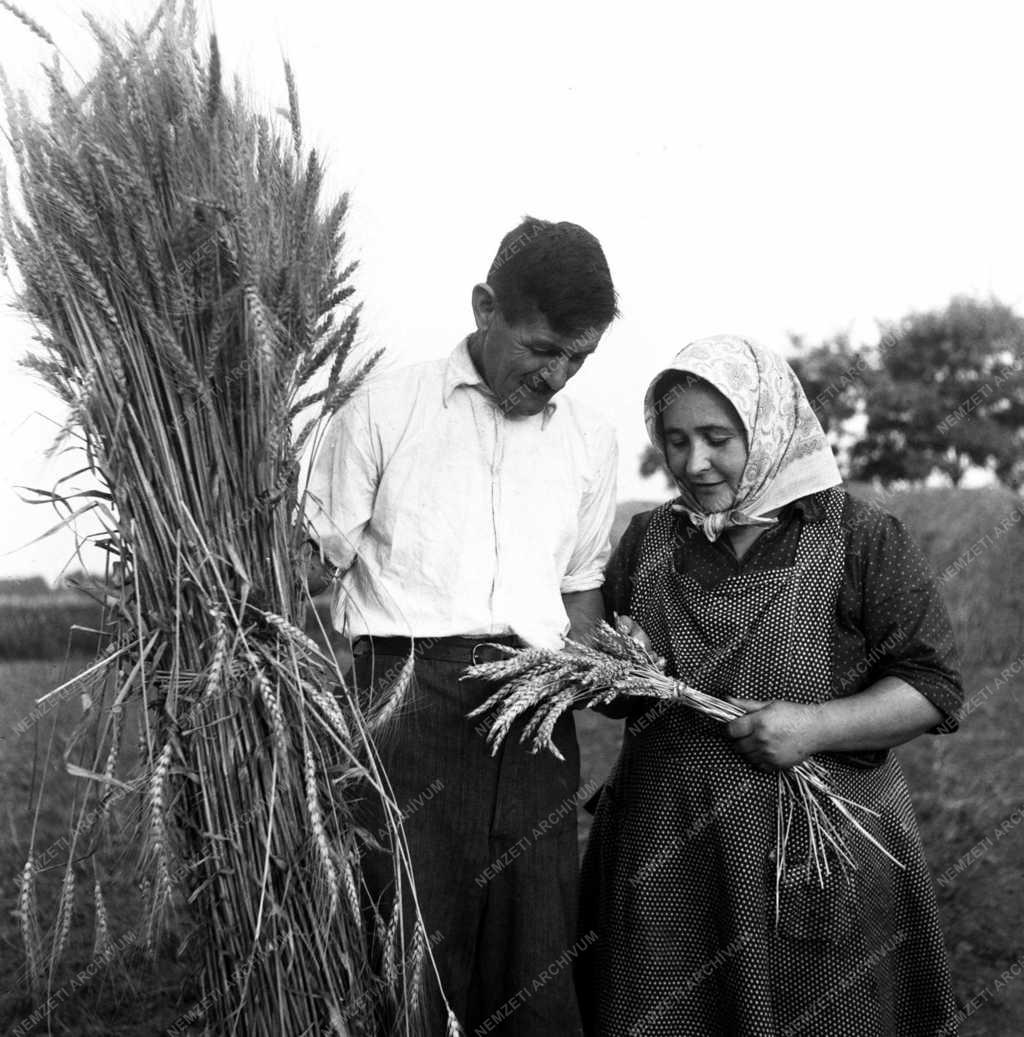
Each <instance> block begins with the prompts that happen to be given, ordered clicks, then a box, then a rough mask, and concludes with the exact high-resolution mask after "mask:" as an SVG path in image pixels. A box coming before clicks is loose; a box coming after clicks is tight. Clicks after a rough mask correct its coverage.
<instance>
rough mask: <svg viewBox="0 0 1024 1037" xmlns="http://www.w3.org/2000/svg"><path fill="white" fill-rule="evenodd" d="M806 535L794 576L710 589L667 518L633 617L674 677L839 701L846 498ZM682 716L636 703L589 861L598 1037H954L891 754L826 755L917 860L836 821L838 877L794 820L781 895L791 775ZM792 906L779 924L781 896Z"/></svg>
mask: <svg viewBox="0 0 1024 1037" xmlns="http://www.w3.org/2000/svg"><path fill="white" fill-rule="evenodd" d="M823 498H824V501H825V505H826V520H825V521H824V522H817V523H807V524H805V525H804V527H803V529H802V531H801V535H800V541H799V545H798V547H797V551H796V557H795V560H794V565H793V566H792V567H786V568H779V569H770V570H764V571H748V572H740V573H737V574H735V575H733V576H730V577H728V578H726V579H725V580H723V581H722V582H721V583H719V584H718V585H717V586H715V587H714V588H711V589H705V588H703V587H701V585H700V584H699V583H698V582H697V581H696V580H695V579H693V578H692V577H691V576H689V575H688V574H685V573H680V572H679V571H678V569H677V567H676V566H675V564H674V561H673V553H674V551H675V550H677V549H678V546H679V541H678V540H677V538H676V535H675V522H676V517H675V515H674V514H673V512H672V511H671V510H670V508H669V507H668V506H667V505H666V506H664V507H663V508H661V509H659V510H658V511H657V512H655V514H654V515H653V517H652V519H651V523H650V526H649V528H648V531H647V533H646V536H645V538H644V540H643V543H642V545H641V547H640V551H639V557H638V562H637V569H636V572H635V573H634V592H633V597H632V603H631V607H632V615H633V618H634V619H635V620H636V621H637V622H638V623H639V624H640V625H641V626H642V627H643V628H644V630H646V631H647V633H648V634H649V636H650V638H651V641H652V644H653V646H654V648H655V650H656V651H657V653H658V654H660V655H663V656H664V657H665V658H666V660H667V661H668V667H669V672H671V673H675V674H676V675H678V676H679V677H680V678H682V679H683V680H685V681H687V683H689V684H691V685H692V686H694V687H697V688H700V689H702V690H704V691H708V692H712V693H715V694H719V695H723V694H729V695H732V696H734V697H736V698H748V699H788V700H791V701H795V702H807V703H811V702H822V701H825V700H827V699H829V698H830V697H832V694H833V689H832V660H831V658H830V647H829V646H830V644H831V638H830V633H831V629H832V623H833V616H834V611H835V603H836V595H837V594H838V589H839V586H840V582H841V578H842V574H843V568H844V563H845V557H844V554H845V551H844V546H843V545H844V540H843V537H842V535H841V530H840V527H839V518H840V515H841V511H842V499H843V498H842V493H841V491H839V490H833V491H827V492H826V493H825V494H823ZM723 727H724V725H721V724H720V723H719V722H718V721H715V720H712V719H709V718H706V717H703V716H701V715H699V714H698V713H696V712H695V711H693V710H691V709H689V708H687V707H685V706H673V705H666V704H664V703H654V704H652V705H651V706H650V707H649V708H646V709H645V708H643V707H641V708H639V709H637V710H634V712H633V714H632V716H631V719H630V720H629V721H628V722H627V728H626V734H625V737H624V740H623V747H622V752H621V754H620V757H619V760H618V762H617V764H616V766H615V769H614V771H613V773H612V776H611V778H610V780H609V782H608V784H607V785H606V787H605V790H604V792H603V794H602V796H601V800H600V803H599V805H598V809H597V814H596V817H595V820H594V828H593V831H592V835H591V840H590V844H589V846H588V849H587V854H586V858H585V860H584V866H583V902H582V915H581V931H582V932H587V931H588V930H591V929H592V930H594V931H595V932H596V934H597V937H598V939H597V942H596V943H595V944H594V946H593V949H592V951H591V952H589V953H588V955H587V957H586V959H585V961H583V962H582V963H581V966H580V969H579V987H580V1000H581V1005H582V1009H583V1012H584V1017H585V1019H586V1025H587V1032H588V1033H591V1034H600V1035H610V1037H612V1035H613V1037H619V1035H631V1037H639V1035H648V1037H686V1035H711V1034H721V1035H723V1037H725V1035H729V1037H734V1035H750V1037H769V1035H773V1034H777V1035H780V1037H791V1035H798V1034H800V1035H807V1037H821V1035H827V1037H846V1035H849V1037H872V1035H890V1034H891V1035H900V1037H903V1035H908V1037H909V1035H921V1037H924V1035H929V1037H934V1035H937V1034H943V1035H953V1034H955V1033H956V1027H955V1022H953V1019H954V1015H955V1003H954V1001H953V997H952V993H951V989H950V980H949V971H948V964H947V960H946V955H945V950H944V947H943V942H942V934H941V931H940V929H939V926H938V920H937V914H936V904H935V896H934V890H933V887H932V882H931V876H930V874H929V872H928V868H927V865H926V863H925V860H924V854H923V851H922V848H921V841H920V837H919V834H918V830H917V824H916V821H915V819H914V813H913V809H912V807H911V803H910V797H909V795H908V792H907V786H906V782H905V781H904V778H903V775H902V772H901V770H900V767H899V764H898V763H897V762H896V760H895V758H894V757H893V756H892V754H889V755H888V757H887V758H886V762H885V763H884V764H883V765H882V766H881V767H877V768H863V767H859V766H854V765H853V764H851V763H848V762H845V761H844V759H843V758H842V756H840V755H832V754H823V755H821V756H819V757H818V759H820V760H821V761H822V762H823V763H824V764H825V765H826V767H827V769H828V773H829V779H830V781H831V784H832V787H833V788H834V789H835V791H836V792H838V793H839V794H840V795H842V796H846V797H848V798H850V799H852V800H854V801H856V802H857V803H860V804H863V805H865V806H867V807H870V808H871V809H872V810H874V811H876V812H877V813H878V815H879V816H878V817H877V818H873V817H871V816H869V815H866V814H864V813H862V812H858V815H857V816H858V820H860V821H861V823H862V824H863V825H864V826H865V828H867V829H868V831H870V832H871V835H872V836H873V838H875V839H876V840H877V841H878V842H879V843H880V844H881V845H883V846H884V847H885V848H886V849H887V850H888V852H889V853H891V854H892V855H893V856H894V857H895V858H896V859H897V860H898V861H899V862H901V863H902V865H903V867H902V868H900V867H898V866H897V865H895V864H893V863H892V862H891V861H890V860H888V859H887V858H886V856H885V855H884V854H883V853H881V852H880V851H879V850H878V849H877V848H876V847H874V846H872V845H871V843H870V842H869V841H868V840H867V839H865V838H864V837H863V836H861V835H859V834H858V833H857V832H856V831H854V830H852V829H851V828H850V826H849V825H848V824H846V823H844V822H842V821H841V819H838V818H837V823H838V825H839V826H840V828H841V830H843V832H844V839H845V842H846V846H847V848H848V849H849V850H850V852H851V853H852V854H853V856H854V858H855V859H856V861H857V865H858V866H857V868H856V869H855V870H849V869H847V870H845V871H844V869H843V868H842V867H841V866H840V865H839V864H838V862H836V861H835V860H834V859H833V862H832V863H833V867H832V871H831V874H829V875H828V876H827V877H826V878H825V880H824V883H823V884H822V883H821V882H820V881H819V876H818V871H817V869H816V867H815V866H814V863H813V861H812V859H811V858H810V857H809V856H808V852H807V850H808V841H807V825H806V822H805V821H804V820H803V818H802V817H799V816H798V817H797V818H796V819H795V820H794V822H793V826H792V829H791V834H790V838H789V842H788V845H787V851H786V869H785V873H784V877H783V880H782V882H781V883H780V885H779V888H778V891H777V890H776V867H775V851H776V820H777V782H778V779H777V776H776V775H775V774H774V773H766V772H763V771H760V770H757V769H756V768H754V767H752V766H751V765H750V764H748V763H747V762H746V761H745V760H744V759H743V758H742V757H741V756H740V755H739V754H738V753H737V752H736V750H735V749H734V748H733V747H732V745H731V744H730V742H729V740H728V739H727V737H726V736H725V734H724V729H723ZM777 894H778V914H777V915H776V895H777Z"/></svg>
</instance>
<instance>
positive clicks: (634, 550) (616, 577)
mask: <svg viewBox="0 0 1024 1037" xmlns="http://www.w3.org/2000/svg"><path fill="white" fill-rule="evenodd" d="M653 514H654V512H653V511H645V512H642V513H640V514H639V515H634V516H633V517H632V518H631V519H630V521H629V525H628V526H627V527H626V529H625V531H624V532H623V534H622V536H621V537H620V538H619V542H618V544H616V545H615V550H614V551H612V556H611V558H610V559H609V561H608V565H607V567H606V568H605V571H604V586H603V587H602V588H601V591H602V593H603V595H604V611H605V618H606V619H607V620H608V622H609V623H611V622H612V621H613V613H617V614H618V615H620V616H623V615H628V614H629V610H630V608H631V606H630V599H631V598H632V596H633V573H634V572H635V570H636V560H637V556H638V555H639V553H640V544H641V542H642V541H643V538H644V534H645V533H646V532H647V527H648V525H649V524H650V521H651V516H652V515H653Z"/></svg>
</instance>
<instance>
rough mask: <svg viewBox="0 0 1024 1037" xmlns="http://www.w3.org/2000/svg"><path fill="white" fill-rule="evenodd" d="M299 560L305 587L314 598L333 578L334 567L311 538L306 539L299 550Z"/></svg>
mask: <svg viewBox="0 0 1024 1037" xmlns="http://www.w3.org/2000/svg"><path fill="white" fill-rule="evenodd" d="M299 562H300V565H301V566H302V570H303V576H304V578H305V581H306V589H307V590H308V591H309V595H310V597H312V598H315V597H316V596H317V595H318V594H319V593H320V592H321V591H324V590H326V589H327V588H328V587H329V586H330V584H331V581H332V580H333V578H334V569H333V567H332V566H330V565H329V564H328V562H327V560H326V559H325V558H324V556H323V555H322V554H321V553H320V547H319V545H318V544H316V543H314V542H313V541H312V540H307V541H306V542H305V543H304V544H303V545H302V547H301V548H300V550H299Z"/></svg>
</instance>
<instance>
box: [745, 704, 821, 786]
mask: <svg viewBox="0 0 1024 1037" xmlns="http://www.w3.org/2000/svg"><path fill="white" fill-rule="evenodd" d="M725 700H726V701H727V702H729V703H731V704H732V705H734V706H739V707H740V708H741V709H745V710H746V711H747V712H746V713H745V714H744V715H743V716H741V717H736V719H735V720H730V721H729V723H728V724H727V725H726V728H725V729H726V731H727V732H728V734H729V737H730V738H731V739H733V745H734V746H735V748H736V751H737V752H738V753H739V754H740V755H741V756H743V757H744V758H745V759H746V760H747V761H748V762H749V763H751V764H753V765H754V766H755V767H757V768H759V769H760V770H774V769H781V768H785V767H793V766H795V765H796V764H798V763H800V762H801V761H803V760H806V759H807V757H808V756H810V755H812V754H813V753H816V752H818V751H819V750H820V749H821V746H820V745H819V744H818V737H817V736H818V733H819V728H820V716H819V713H820V708H821V707H820V706H819V705H818V704H809V705H805V704H803V703H800V702H784V701H774V702H758V701H756V700H753V699H734V698H730V697H729V696H726V697H725Z"/></svg>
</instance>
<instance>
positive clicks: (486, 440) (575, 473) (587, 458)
mask: <svg viewBox="0 0 1024 1037" xmlns="http://www.w3.org/2000/svg"><path fill="white" fill-rule="evenodd" d="M617 467H618V452H617V447H616V443H615V434H614V431H613V430H612V428H611V426H610V425H609V424H608V423H607V422H606V421H605V420H604V419H603V418H601V417H600V416H598V415H597V414H596V413H594V412H593V411H592V410H590V409H589V408H584V407H582V406H581V405H580V404H579V403H578V402H576V401H573V400H572V399H570V398H568V397H566V396H565V395H564V394H559V395H558V396H557V397H556V398H555V400H553V401H552V402H551V403H550V404H549V405H548V407H547V408H546V410H545V411H544V412H542V413H541V414H537V415H534V416H531V417H508V416H506V414H505V413H504V412H503V410H502V408H501V405H500V401H499V400H497V399H496V398H495V396H494V395H493V393H491V391H490V389H489V388H488V387H487V385H486V383H485V382H484V381H483V379H482V377H481V376H480V374H479V372H478V371H477V370H476V367H475V366H474V365H473V362H472V360H471V359H470V356H469V349H468V340H465V339H464V340H463V341H462V342H460V343H459V345H458V346H457V347H456V349H455V350H454V351H453V352H452V353H451V355H450V356H448V357H447V358H441V359H438V360H432V361H427V362H425V363H421V364H416V365H414V366H412V367H406V368H402V369H399V370H396V371H392V372H388V373H386V374H383V375H380V376H378V377H376V378H374V379H372V380H371V381H370V382H368V383H367V384H366V386H365V387H363V389H361V390H360V392H359V393H357V394H356V395H355V396H354V397H353V398H352V399H351V400H349V401H348V402H347V403H346V404H345V405H344V406H343V407H342V408H341V410H340V411H339V412H338V413H337V414H336V415H335V416H334V417H333V418H332V419H331V421H330V423H329V424H328V426H327V428H326V430H325V433H324V435H323V437H322V441H321V442H320V443H319V445H318V447H317V450H316V453H315V455H314V457H313V460H312V463H311V464H310V466H309V473H308V484H307V500H306V515H307V518H308V520H309V522H310V525H311V527H312V529H313V531H314V533H315V535H316V537H317V539H318V540H319V542H320V545H321V548H322V549H323V551H324V553H325V555H326V556H327V558H328V559H329V560H330V561H331V562H332V563H333V564H334V565H336V566H338V567H339V569H340V570H342V571H343V576H342V577H341V580H340V585H339V587H338V590H337V593H336V595H335V599H334V604H333V619H334V624H335V626H336V627H337V628H338V629H339V630H341V631H343V632H344V633H347V634H349V635H350V636H352V637H356V636H359V635H362V634H372V635H375V636H378V637H386V636H402V637H418V638H425V637H445V636H453V635H467V636H477V635H481V636H486V635H489V634H490V635H496V634H509V633H515V634H517V635H518V636H520V637H521V638H522V639H523V640H524V641H526V642H527V643H528V644H532V645H539V646H544V647H549V648H557V647H559V645H560V644H561V640H562V637H563V636H564V635H565V633H567V632H568V629H569V621H568V617H567V616H566V612H565V608H564V606H563V604H562V599H561V595H562V594H568V593H572V592H575V591H584V590H591V589H594V588H597V587H600V586H601V584H602V583H603V580H604V566H605V563H606V562H607V560H608V555H609V551H610V543H609V538H610V534H611V525H612V521H613V519H614V516H615V478H616V470H617Z"/></svg>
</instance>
